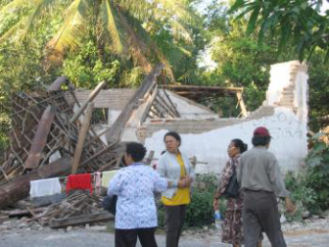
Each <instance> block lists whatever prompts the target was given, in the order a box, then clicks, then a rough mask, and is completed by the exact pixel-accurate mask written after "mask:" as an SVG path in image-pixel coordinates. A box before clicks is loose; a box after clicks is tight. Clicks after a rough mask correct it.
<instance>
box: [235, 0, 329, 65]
mask: <svg viewBox="0 0 329 247" xmlns="http://www.w3.org/2000/svg"><path fill="white" fill-rule="evenodd" d="M322 3H323V1H322V0H312V1H308V0H299V1H292V0H282V1H270V0H267V1H263V0H252V1H247V0H236V1H235V3H234V5H233V6H232V8H231V11H232V12H237V14H238V16H237V17H238V18H245V16H248V18H249V19H248V26H247V28H246V32H247V34H250V33H252V32H257V33H258V39H259V42H260V43H262V42H263V41H264V40H265V39H266V40H268V39H269V37H271V36H272V37H274V38H276V37H278V40H279V42H278V48H279V51H281V52H282V50H283V48H284V47H287V46H292V47H295V49H296V51H297V53H298V54H299V58H300V60H303V58H304V57H305V54H307V55H308V56H311V55H312V53H313V52H314V50H315V48H320V49H322V50H323V51H325V52H326V59H328V56H329V11H328V10H327V11H326V12H325V13H324V14H321V12H320V10H321V6H322ZM266 34H270V36H266Z"/></svg>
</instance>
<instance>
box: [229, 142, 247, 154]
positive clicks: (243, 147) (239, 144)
mask: <svg viewBox="0 0 329 247" xmlns="http://www.w3.org/2000/svg"><path fill="white" fill-rule="evenodd" d="M231 142H232V143H233V144H234V147H236V148H239V149H240V153H243V152H245V151H247V149H248V145H247V144H245V143H244V142H243V141H242V140H241V139H233V140H232V141H231Z"/></svg>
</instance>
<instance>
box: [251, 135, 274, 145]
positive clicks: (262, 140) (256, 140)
mask: <svg viewBox="0 0 329 247" xmlns="http://www.w3.org/2000/svg"><path fill="white" fill-rule="evenodd" d="M270 140H271V137H270V136H254V137H253V138H252V139H251V142H252V145H254V146H255V147H257V146H266V145H267V144H269V143H270Z"/></svg>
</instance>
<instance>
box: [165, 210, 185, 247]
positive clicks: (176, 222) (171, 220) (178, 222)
mask: <svg viewBox="0 0 329 247" xmlns="http://www.w3.org/2000/svg"><path fill="white" fill-rule="evenodd" d="M185 214H186V205H179V206H165V226H166V247H178V242H179V237H180V235H181V233H182V229H183V225H184V220H185Z"/></svg>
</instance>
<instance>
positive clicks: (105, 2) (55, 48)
mask: <svg viewBox="0 0 329 247" xmlns="http://www.w3.org/2000/svg"><path fill="white" fill-rule="evenodd" d="M7 2H8V1H7ZM187 4H188V0H179V1H177V0H29V1H26V0H13V1H9V3H8V4H5V5H4V6H3V7H2V8H1V10H0V44H1V43H3V42H20V41H22V40H24V39H26V37H27V36H28V35H33V30H36V29H37V28H38V26H39V25H40V24H41V23H42V21H41V20H42V19H43V18H42V17H43V16H44V15H45V14H47V13H48V12H50V11H51V10H52V9H54V8H56V7H59V6H61V7H64V8H65V11H64V15H63V22H62V24H61V26H59V28H58V29H57V30H56V33H55V34H54V35H53V36H52V37H51V39H49V40H48V41H47V43H46V59H47V61H49V62H51V63H56V62H58V61H61V60H62V59H63V56H64V54H65V52H66V51H67V50H68V49H75V48H77V47H79V46H80V45H81V40H82V38H83V37H84V36H86V35H88V32H89V33H90V32H92V35H93V37H94V38H95V41H96V43H97V47H98V50H99V55H100V56H101V57H102V56H103V55H104V49H108V50H109V51H110V52H111V53H113V54H117V55H128V56H131V58H132V59H133V61H134V63H135V64H136V65H139V66H141V67H142V68H143V70H144V72H145V73H147V72H149V71H150V69H151V63H152V62H151V61H155V60H157V61H161V62H162V63H164V64H165V67H166V72H167V76H168V77H169V78H170V79H172V80H173V79H174V76H173V72H172V70H171V68H170V64H169V62H168V61H167V59H166V57H165V56H164V54H163V53H162V51H161V49H159V48H158V46H157V45H156V43H155V42H154V41H153V40H152V38H151V36H152V34H155V33H156V32H159V30H160V29H165V30H169V31H170V34H171V35H172V36H173V37H174V39H176V40H183V41H184V42H191V37H190V34H189V31H188V28H187V27H188V24H189V20H190V15H189V11H188V9H187ZM8 16H12V18H10V17H8Z"/></svg>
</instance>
